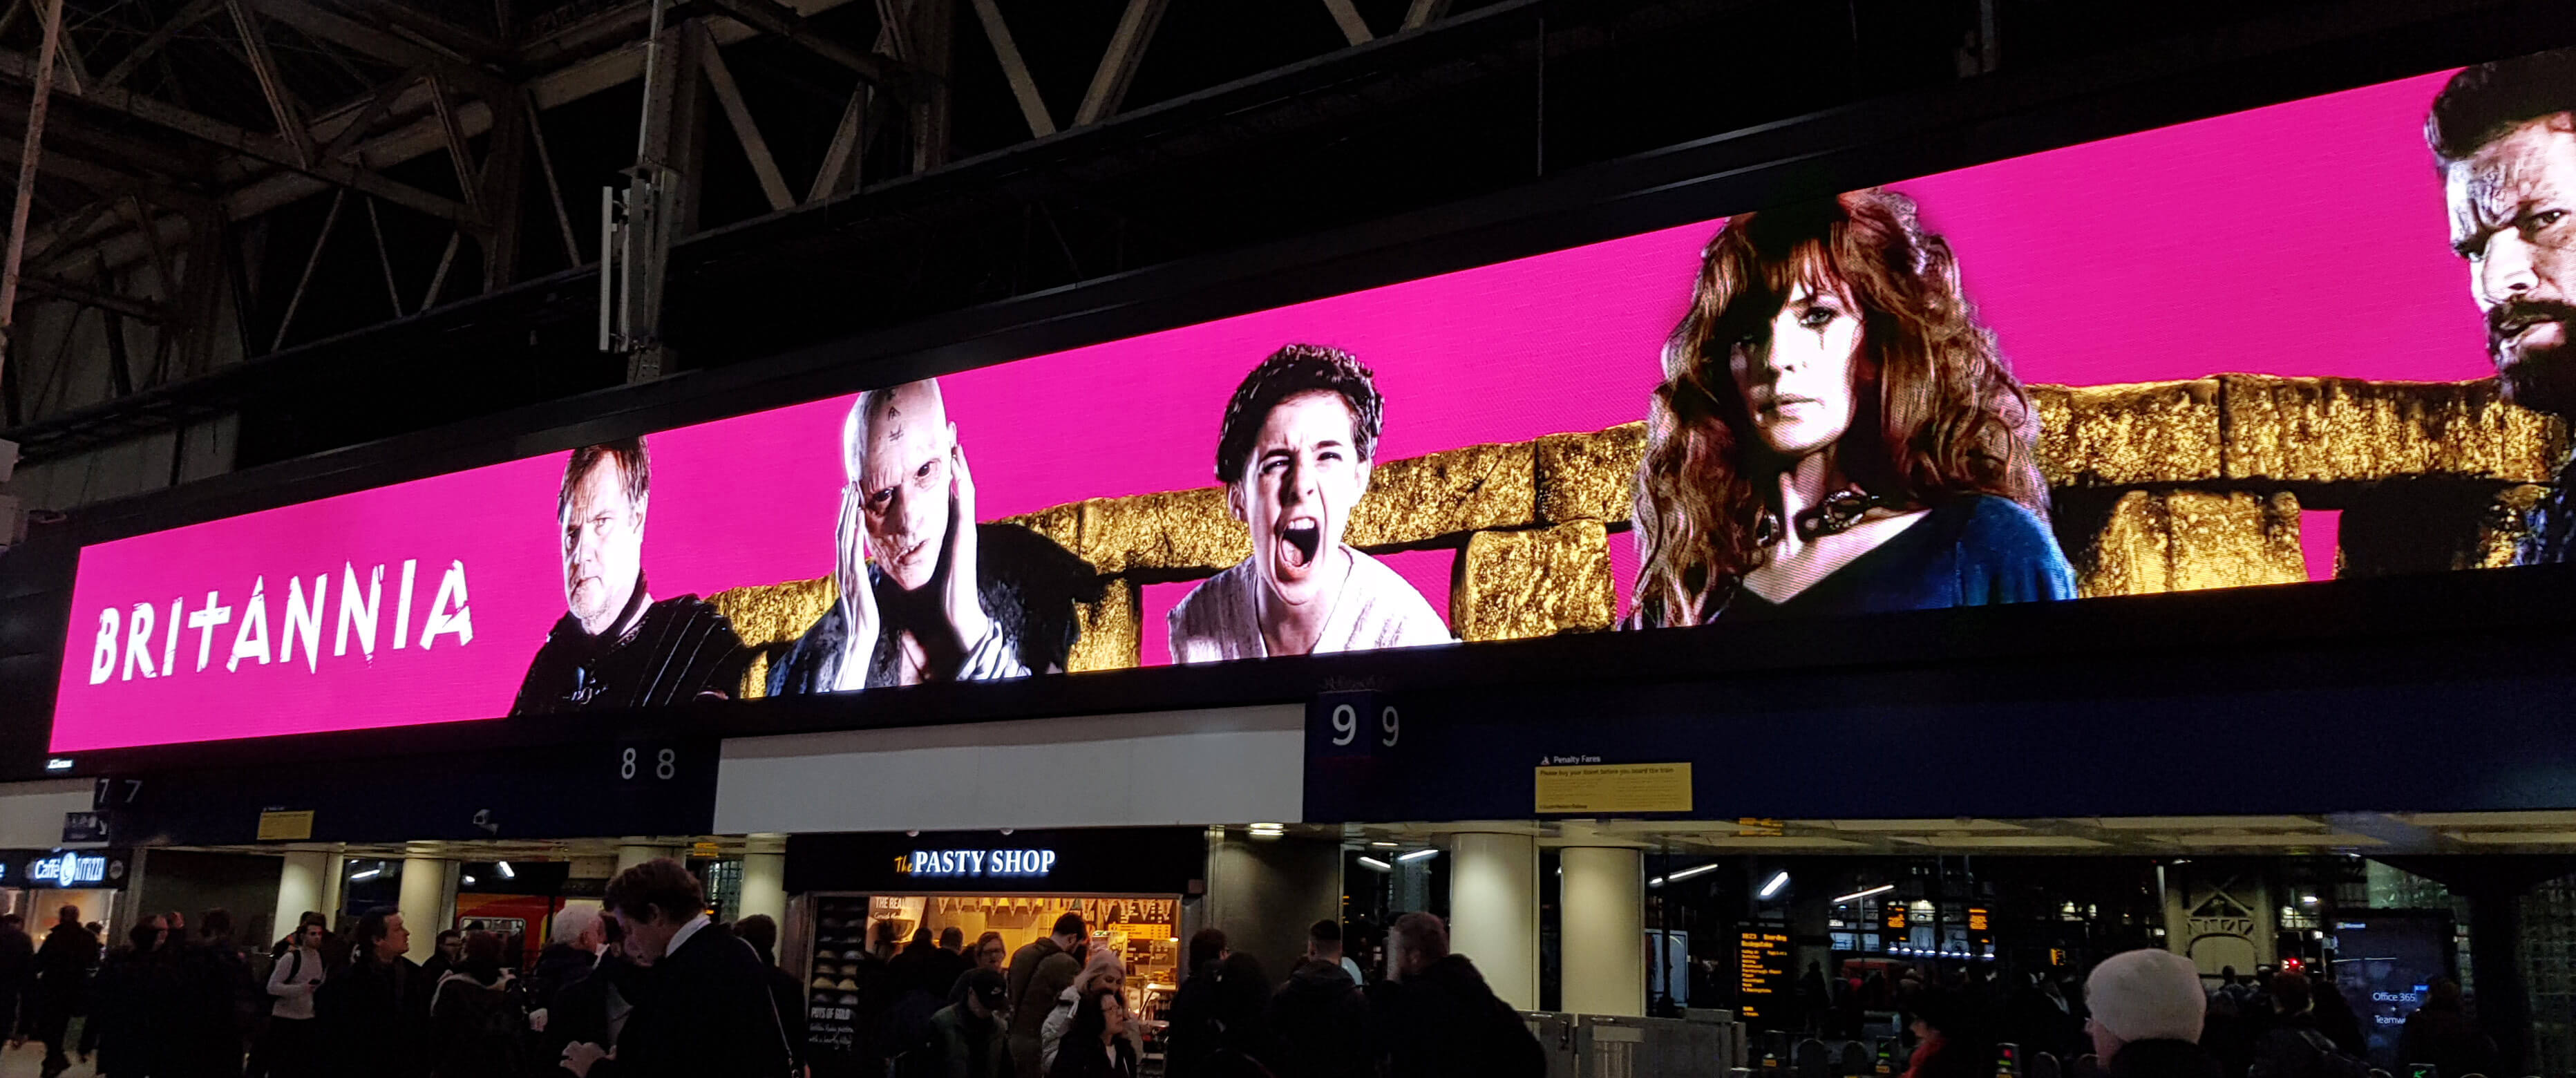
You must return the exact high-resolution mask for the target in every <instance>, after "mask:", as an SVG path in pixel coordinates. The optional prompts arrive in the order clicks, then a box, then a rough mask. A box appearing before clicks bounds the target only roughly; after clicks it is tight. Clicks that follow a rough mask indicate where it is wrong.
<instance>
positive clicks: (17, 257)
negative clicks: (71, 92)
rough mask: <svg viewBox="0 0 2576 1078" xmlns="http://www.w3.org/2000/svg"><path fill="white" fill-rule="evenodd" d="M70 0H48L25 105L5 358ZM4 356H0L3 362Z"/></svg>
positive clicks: (5, 295)
mask: <svg viewBox="0 0 2576 1078" xmlns="http://www.w3.org/2000/svg"><path fill="white" fill-rule="evenodd" d="M70 2H71V0H51V2H50V3H46V4H45V37H44V42H43V44H41V45H39V46H37V51H36V71H35V83H36V97H35V100H34V101H33V102H32V103H30V104H29V105H28V106H27V138H26V141H25V144H24V148H22V149H21V150H20V151H19V154H18V191H17V197H16V198H15V199H13V200H12V201H11V203H10V207H9V246H8V251H7V253H6V254H0V357H6V356H7V355H8V349H9V339H10V337H12V336H14V335H15V331H16V329H17V325H18V317H17V312H18V278H19V275H20V271H21V270H22V269H23V268H24V263H25V260H26V257H27V214H28V212H29V211H30V210H31V209H33V207H34V205H35V200H36V167H37V161H38V159H39V158H40V157H42V156H43V154H44V152H45V106H46V105H47V104H49V103H51V102H52V100H53V94H52V93H51V92H50V91H51V90H52V89H53V86H54V55H55V54H56V53H57V52H59V51H61V46H62V40H63V5H65V4H68V3H70ZM6 362H7V360H6V358H0V364H5V363H6Z"/></svg>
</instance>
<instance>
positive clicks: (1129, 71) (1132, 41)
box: [1073, 0, 1170, 127]
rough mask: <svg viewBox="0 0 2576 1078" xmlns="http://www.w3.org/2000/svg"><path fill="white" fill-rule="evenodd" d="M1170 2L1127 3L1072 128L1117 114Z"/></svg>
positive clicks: (1141, 0)
mask: <svg viewBox="0 0 2576 1078" xmlns="http://www.w3.org/2000/svg"><path fill="white" fill-rule="evenodd" d="M1168 6H1170V0H1127V10H1126V11H1125V12H1123V13H1121V14H1120V15H1119V16H1118V29H1117V30H1116V31H1115V32H1114V33H1112V34H1110V35H1109V49H1108V51H1106V52H1104V53H1102V54H1101V56H1100V69H1099V70H1098V71H1095V72H1093V73H1092V76H1091V89H1089V90H1087V91H1085V92H1084V93H1083V95H1082V107H1080V108H1078V109H1075V110H1074V113H1073V126H1075V127H1085V126H1088V125H1091V124H1096V123H1099V122H1100V121H1102V120H1105V119H1108V118H1109V117H1110V116H1112V115H1115V114H1116V113H1117V112H1118V105H1119V103H1120V102H1122V101H1125V100H1126V99H1127V84H1128V83H1130V82H1133V81H1135V79H1136V67H1137V65H1138V64H1140V63H1141V62H1143V60H1144V59H1145V46H1146V45H1148V44H1151V43H1152V42H1153V40H1154V28H1155V27H1156V26H1159V25H1161V24H1162V21H1163V9H1164V8H1165V7H1168Z"/></svg>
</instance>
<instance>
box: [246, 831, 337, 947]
mask: <svg viewBox="0 0 2576 1078" xmlns="http://www.w3.org/2000/svg"><path fill="white" fill-rule="evenodd" d="M279 860H280V861H282V862H283V864H281V865H280V866H279V867H278V871H277V910H276V912H275V914H274V915H273V916H272V917H271V919H270V920H269V935H270V938H271V939H272V940H274V939H283V938H285V937H286V935H287V934H288V933H290V932H293V931H295V924H296V922H297V921H299V920H301V919H302V918H303V917H304V913H305V911H307V910H320V911H321V912H322V914H323V915H324V916H325V917H328V916H329V915H330V913H331V903H330V901H329V899H328V897H326V896H328V895H329V894H330V893H331V892H334V891H337V890H339V888H337V887H334V886H332V884H333V883H334V882H335V881H336V880H337V879H338V877H339V875H340V856H339V855H338V854H335V853H332V852H331V851H329V850H289V851H287V853H286V856H285V857H283V858H280V859H279ZM256 942H268V941H256Z"/></svg>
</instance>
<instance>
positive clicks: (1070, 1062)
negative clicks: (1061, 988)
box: [1047, 988, 1136, 1078]
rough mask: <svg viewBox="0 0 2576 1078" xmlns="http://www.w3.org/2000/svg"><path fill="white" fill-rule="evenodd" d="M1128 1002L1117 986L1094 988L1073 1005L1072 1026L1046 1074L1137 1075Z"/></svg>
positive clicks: (1087, 1077)
mask: <svg viewBox="0 0 2576 1078" xmlns="http://www.w3.org/2000/svg"><path fill="white" fill-rule="evenodd" d="M1128 1021H1129V1019H1128V1017H1127V1004H1126V1001H1124V1000H1121V999H1119V998H1118V990H1117V989H1115V988H1094V989H1092V990H1090V991H1088V992H1085V993H1083V994H1082V999H1081V1000H1080V1001H1079V1002H1078V1003H1077V1004H1076V1005H1075V1006H1074V1011H1073V1028H1072V1029H1070V1030H1067V1031H1066V1032H1065V1035H1064V1043H1063V1045H1062V1046H1061V1047H1059V1048H1057V1049H1056V1053H1055V1066H1054V1067H1052V1068H1049V1069H1048V1071H1047V1078H1136V1045H1135V1042H1134V1041H1133V1040H1132V1039H1130V1038H1129V1037H1128V1036H1127V1022H1128Z"/></svg>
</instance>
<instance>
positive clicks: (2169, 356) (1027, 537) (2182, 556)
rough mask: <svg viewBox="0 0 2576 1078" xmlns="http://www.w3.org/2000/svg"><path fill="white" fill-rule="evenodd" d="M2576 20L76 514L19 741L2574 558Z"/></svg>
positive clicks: (292, 725)
mask: <svg viewBox="0 0 2576 1078" xmlns="http://www.w3.org/2000/svg"><path fill="white" fill-rule="evenodd" d="M2571 69H2576V62H2571V59H2570V57H2569V56H2568V55H2565V54H2543V55H2541V56H2538V57H2531V58H2525V59H2522V60H2518V61H2507V62H2504V63H2501V64H2496V65H2487V66H2486V67H2482V68H2476V69H2471V70H2470V71H2468V72H2466V73H2449V72H2445V73H2437V74H2432V75H2427V76H2423V77H2420V78H2414V79H2408V80H2403V81H2399V82H2393V83H2387V84H2382V85H2377V86H2371V87H2367V88H2363V89H2359V90H2353V91H2350V92H2346V93H2340V94H2334V95H2330V96H2325V97H2318V98H2312V99H2308V100H2304V101H2297V102H2292V103H2289V104H2284V105H2279V106H2274V107H2270V108H2264V109H2259V110H2253V111H2249V112H2243V113H2237V114H2233V115H2229V116H2223V117H2219V118H2215V119H2210V120H2205V121H2200V122H2196V123H2190V124H2184V125H2179V126H2175V127H2169V128H2163V129H2159V130H2154V131H2148V132H2144V133H2140V134H2135V135H2130V136H2125V137H2121V138H2115V139H2109V140H2104V141H2100V142H2094V143H2088V144H2084V145H2079V146H2074V147H2070V148H2066V149H2061V150H2056V151H2051V152H2047V153H2041V154H2036V155H2032V156H2027V157H2022V158H2016V159H2012V160H2007V161H2002V162H1997V163H1993V164H1988V165H1983V166H1979V167H1974V168H1968V169H1963V170H1959V171H1955V172H1948V173H1942V174H1938V175H1933V176H1927V177H1923V178H1920V179H1915V180H1909V181H1903V182H1897V183H1892V184H1889V185H1886V186H1885V187H1883V188H1874V189H1870V190H1865V191H1854V192H1848V193H1845V194H1842V195H1840V196H1838V197H1832V198H1823V199H1818V200H1816V201H1813V202H1810V203H1805V204H1795V205H1783V206H1774V207H1738V206H1711V207H1709V211H1710V212H1711V213H1713V214H1714V213H1731V214H1734V216H1731V217H1726V218H1713V219H1710V220H1706V221H1701V222H1698V223H1693V224H1688V225H1684V226H1681V227H1676V228H1668V229H1663V230H1660V231H1655V232H1649V233H1645V234H1640V235H1633V236H1627V237H1624V238H1618V239H1612V240H1609V241H1606V242H1600V243H1593V244H1589V245H1586V246H1582V247H1576V248H1572V249H1568V250H1562V251H1556V252H1553V253H1548V254H1543V255H1538V256H1535V257H1530V258H1524V259H1519V260H1516V261H1511V262H1505V263H1500V264H1496V265H1490V266H1485V267H1481V268H1476V269H1470V270H1465V271H1461V272H1456V273H1449V274H1444V275H1441V276H1437V277H1430V278H1425V279H1421V280H1415V281H1410V282H1406V283H1401V284H1395V285H1390V286H1386V287H1381V288H1375V289H1370V290H1367V291H1362V292H1355V293H1350V294H1346V295H1340V296H1335V297H1331V298H1326V299H1321V300H1315V301H1312V302H1306V303H1299V304H1295V305H1292V306H1286V307H1280V308H1276V309H1272V310H1266V311H1260V312H1256V313H1252V314H1246V315H1242V316H1238V317H1232V318H1226V319H1222V320H1218V321H1213V322H1207V323H1203V324H1199V325H1192V326H1186V327H1182V328H1177V329H1171V330H1168V331H1164V332H1158V333H1152V334H1148V335H1144V336H1139V337H1132V338H1128V339H1123V340H1116V341H1110V342H1107V343H1102V344H1097V345H1093V346H1090V347H1084V348H1077V349H1073V350H1070V351H1064V352H1058V353H1053V354H1048V355H1041V356H1036V357H1032V358H1028V359H1023V360H1020V361H1017V362H1012V363H1006V364H1002V365H998V366H992V367H985V368H981V369H976V370H970V371H965V372H962V373H956V374H950V375H945V376H942V377H940V378H937V379H935V380H932V381H923V382H916V383H911V384H906V385H898V386H887V387H881V388H878V389H874V390H871V391H869V392H867V393H863V394H859V395H856V396H849V397H839V398H834V399H827V400H820V401H814V402H811V403H807V404H801V405H796V406H791V407H785V408H779V409H775V410H772V411H766V412H760V413H756V414H751V415H744V416H737V417H734V418H729V419H723V420H719V421H716V422H710V423H704V424H699V425H695V426H689V427H683V428H678V429H673V430H667V431H662V432H658V433H653V434H650V435H648V436H645V437H641V438H637V439H630V440H624V441H617V442H609V443H605V444H601V445H595V446H588V447H584V448H581V449H578V450H574V451H568V452H561V453H555V454H552V455H548V456H542V457H534V458H529V459H523V460H517V461H513V462H509V463H505V464H499V465H494V466H491V467H485V468H479V469H475V470H471V471H465V472H459V473H453V474H448V475H443V476H438V477H435V478H429V479H423V480H418V481H414V482H407V483H402V484H399V485H393V486H386V487H381V488H377V489H373V490H367V491H363V492H359V493H355V494H349V495H345V496H340V497H334V498H329V499H325V500H320V501H314V502H309V503H304V504H299V505H292V506H287V507H284V508H279V509H273V510H268V511H264V512H258V513H252V514H248V515H244V516H239V517H233V518H228V519H223V520H217V521H212V522H208V523H202V524H197V525H193V526H189V527H184V528H178V529H173V530H169V531H163V532H157V533H153V534H147V535H141V536H136V537H133V538H127V539H121V540H116V541H112V542H106V543H100V544H96V545H93V546H90V547H88V548H86V549H84V550H83V551H82V554H81V559H80V566H79V572H78V577H77V580H76V583H75V587H74V596H73V618H74V623H73V626H72V632H71V641H72V643H71V646H70V647H69V648H68V649H67V653H66V655H65V659H64V664H63V670H62V677H61V691H60V696H59V702H58V704H57V710H56V716H55V724H54V730H53V740H52V746H53V748H54V749H55V750H56V751H62V752H69V751H77V750H89V749H102V748H114V747H126V746H137V745H149V744H162V743H171V742H182V741H198V740H210V739H222V738H239V737H252V736H266V735H279V734H293V733H303V732H311V731H321V730H341V729H354V728H363V727H381V726H394V725H406V724H416V723H431V722H447V721H458V720H472V719H486V718H496V717H500V716H503V715H531V716H533V715H546V714H558V713H566V712H573V711H581V710H590V709H625V708H641V707H654V706H661V705H667V704H676V703H683V702H687V701H692V700H703V699H741V698H747V697H759V696H768V695H783V694H802V693H831V692H850V691H862V690H867V689H874V688H880V687H888V686H896V685H903V684H908V683H914V682H922V681H935V680H951V679H958V680H972V679H997V678H1017V677H1030V676H1050V675H1055V674H1062V673H1079V672H1082V671H1086V670H1097V669H1109V668H1118V667H1128V666H1137V665H1155V664H1161V663H1171V662H1184V663H1188V662H1226V661H1242V660H1253V659H1259V658H1262V657H1266V656H1273V655H1288V654H1308V653H1323V652H1338V651H1351V650H1363V649H1376V648H1391V647H1435V646H1448V645H1451V644H1453V643H1458V642H1473V641H1480V640H1492V639H1503V638H1512V637H1526V636H1535V635H1546V634H1551V633H1558V632H1569V631H1613V630H1619V629H1639V630H1646V629H1656V628H1661V627H1670V626H1686V625H1699V624H1707V623H1724V622H1730V621H1744V620H1754V619H1760V618H1765V617H1775V616H1797V615H1814V614H1840V613H1859V612H1869V611H1882V610H1902V609H1921V608H1927V607H1943V606H1957V605H1973V604H1984V603H2003V602H2033V601H2055V600H2069V599H2078V598H2084V597H2091V596H2106V595H2120V594H2134V593H2140V592H2154V591H2167V590H2178V589H2187V588H2203V587H2225V586H2236V585H2247V584H2265V583H2289V582H2294V581H2300V580H2308V579H2322V578H2329V577H2334V576H2337V575H2370V574H2376V573H2387V572H2403V571H2415V570H2422V569H2447V568H2470V567H2480V566H2502V565H2508V564H2513V563H2516V562H2524V561H2544V560H2545V561H2554V560H2560V559H2561V558H2563V556H2564V554H2565V551H2566V547H2567V545H2568V541H2569V540H2568V536H2567V531H2568V527H2569V526H2568V525H2567V523H2566V521H2567V520H2568V519H2570V518H2569V516H2568V515H2567V514H2566V513H2565V512H2563V511H2562V510H2561V509H2560V503H2559V501H2558V498H2559V495H2558V494H2557V493H2556V490H2557V489H2558V488H2557V487H2556V486H2555V472H2556V470H2557V468H2558V467H2559V465H2560V464H2561V462H2562V461H2563V458H2564V456H2565V454H2566V451H2567V439H2566V434H2565V431H2564V428H2563V426H2562V425H2561V424H2560V423H2559V421H2558V420H2557V419H2556V418H2554V416H2555V414H2556V413H2557V412H2559V411H2560V410H2561V409H2563V408H2567V407H2576V388H2571V382H2570V381H2569V379H2571V378H2576V367H2571V366H2569V365H2568V361H2567V359H2566V358H2565V344H2566V342H2565V334H2566V332H2567V327H2568V326H2569V324H2570V322H2571V318H2570V315H2571V312H2576V308H2571V307H2569V306H2568V304H2569V303H2570V302H2571V293H2570V291H2569V289H2571V288H2576V256H2571V255H2570V253H2569V252H2570V249H2571V248H2570V244H2571V243H2576V221H2571V220H2569V219H2568V217H2569V213H2570V212H2571V210H2576V122H2571V119H2570V115H2569V114H2568V113H2566V112H2550V111H2548V110H2549V109H2551V108H2559V107H2563V106H2568V105H2576V92H2571V87H2576V76H2571ZM2437 96H2438V97H2439V98H2440V101H2439V102H2438V103H2437V101H2436V99H2437ZM2428 116H2429V117H2430V118H2431V119H2432V120H2433V121H2434V122H2432V123H2430V124H2429V125H2428ZM2428 142H2429V145H2428ZM1747 211H1751V212H1747ZM2463 286H2466V287H2463ZM2499 369H2501V370H2502V371H2503V372H2504V375H2503V378H2502V379H2501V383H2500V382H2499V378H2498V373H2497V372H2498V370H2499Z"/></svg>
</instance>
